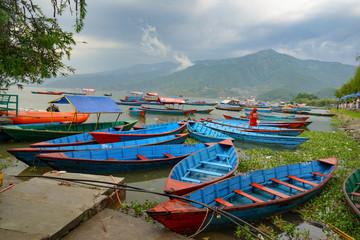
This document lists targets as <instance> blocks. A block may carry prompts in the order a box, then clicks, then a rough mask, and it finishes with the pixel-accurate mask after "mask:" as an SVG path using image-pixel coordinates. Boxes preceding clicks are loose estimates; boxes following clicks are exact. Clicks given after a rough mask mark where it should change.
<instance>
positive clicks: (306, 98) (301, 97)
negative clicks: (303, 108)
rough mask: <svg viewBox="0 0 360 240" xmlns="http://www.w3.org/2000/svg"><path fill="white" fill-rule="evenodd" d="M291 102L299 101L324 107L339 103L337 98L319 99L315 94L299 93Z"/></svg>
mask: <svg viewBox="0 0 360 240" xmlns="http://www.w3.org/2000/svg"><path fill="white" fill-rule="evenodd" d="M290 103H291V104H295V103H299V104H306V105H308V106H316V107H324V106H328V105H331V104H337V101H336V100H335V99H319V97H318V96H316V95H315V94H307V93H299V94H298V95H297V96H296V97H295V98H293V99H292V100H291V101H290Z"/></svg>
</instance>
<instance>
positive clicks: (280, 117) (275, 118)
mask: <svg viewBox="0 0 360 240" xmlns="http://www.w3.org/2000/svg"><path fill="white" fill-rule="evenodd" d="M245 115H246V117H247V118H249V115H250V113H245ZM258 116H259V119H260V120H268V121H279V120H280V121H283V120H292V121H294V120H295V121H306V120H307V119H309V117H300V116H294V115H287V116H284V115H270V114H266V115H265V114H258Z"/></svg>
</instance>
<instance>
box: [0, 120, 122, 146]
mask: <svg viewBox="0 0 360 240" xmlns="http://www.w3.org/2000/svg"><path fill="white" fill-rule="evenodd" d="M123 124H124V122H121V121H120V122H116V123H115V122H102V123H81V124H54V125H50V124H38V125H16V126H3V127H2V129H1V131H2V132H4V133H5V134H7V135H9V136H10V137H11V138H13V139H15V140H17V141H32V142H34V141H46V140H51V139H56V138H61V137H65V136H70V135H75V134H79V133H85V132H91V131H95V130H97V129H103V128H109V127H112V126H121V125H123Z"/></svg>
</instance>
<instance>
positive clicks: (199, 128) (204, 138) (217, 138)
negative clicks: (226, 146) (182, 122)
mask: <svg viewBox="0 0 360 240" xmlns="http://www.w3.org/2000/svg"><path fill="white" fill-rule="evenodd" d="M187 129H188V131H189V132H190V135H191V137H193V138H194V139H196V140H198V141H199V142H203V143H206V142H221V141H223V140H225V139H228V138H230V139H231V140H234V139H233V138H231V137H230V136H228V135H226V134H223V133H221V132H219V131H216V130H214V129H211V128H208V127H206V126H205V125H204V124H201V123H199V122H191V121H190V122H188V125H187Z"/></svg>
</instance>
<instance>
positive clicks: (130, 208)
mask: <svg viewBox="0 0 360 240" xmlns="http://www.w3.org/2000/svg"><path fill="white" fill-rule="evenodd" d="M157 205H159V204H158V203H156V202H150V201H149V200H146V201H145V202H144V203H143V204H141V203H139V202H138V201H135V202H131V203H130V204H128V203H127V202H124V203H123V204H122V205H121V211H122V212H124V213H126V214H132V215H134V216H135V217H141V216H144V214H145V213H146V210H149V209H150V208H153V207H156V206H157ZM145 215H146V216H145V219H146V220H147V221H148V222H151V221H153V220H152V218H150V217H148V216H147V214H145Z"/></svg>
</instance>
